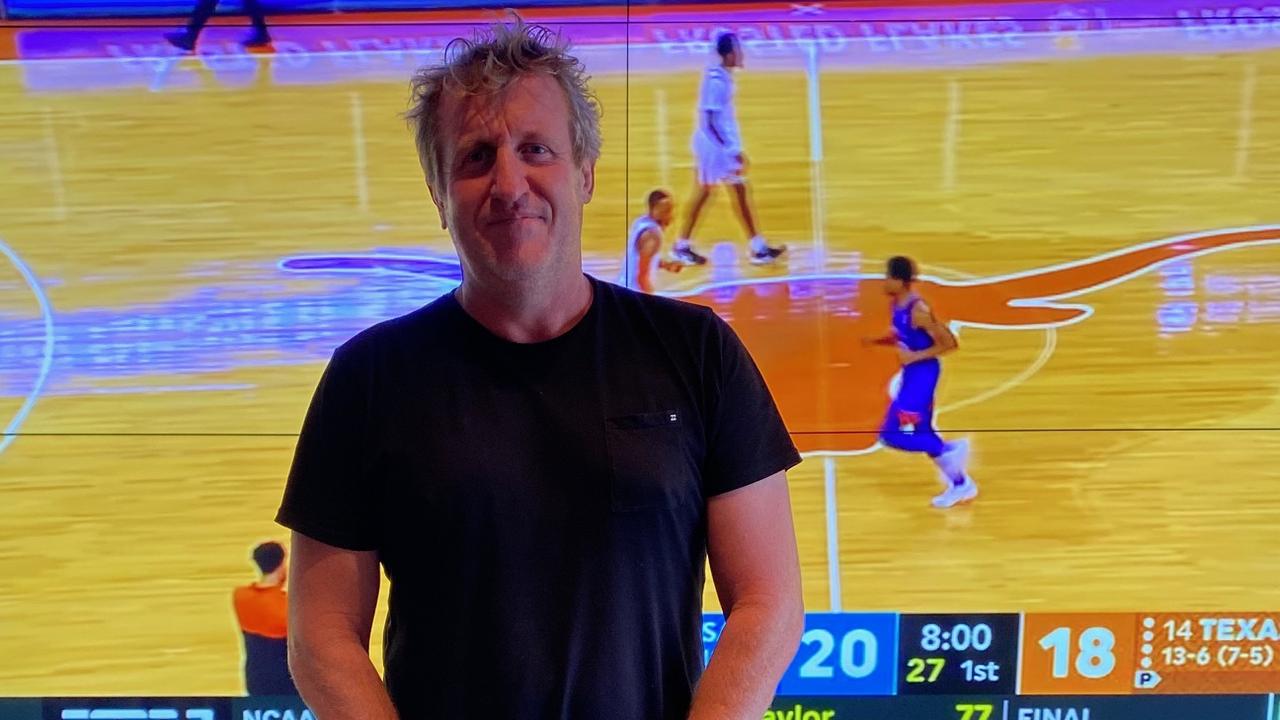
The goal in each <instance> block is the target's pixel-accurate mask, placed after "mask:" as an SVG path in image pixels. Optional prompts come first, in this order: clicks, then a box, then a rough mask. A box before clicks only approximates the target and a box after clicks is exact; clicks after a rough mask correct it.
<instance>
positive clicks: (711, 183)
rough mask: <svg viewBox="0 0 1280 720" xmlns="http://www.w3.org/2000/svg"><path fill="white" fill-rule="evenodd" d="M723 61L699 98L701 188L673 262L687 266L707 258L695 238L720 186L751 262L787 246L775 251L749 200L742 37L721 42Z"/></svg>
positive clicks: (706, 78) (696, 136)
mask: <svg viewBox="0 0 1280 720" xmlns="http://www.w3.org/2000/svg"><path fill="white" fill-rule="evenodd" d="M716 54H717V55H719V62H718V63H716V64H713V65H711V66H710V67H708V68H707V70H706V72H705V73H704V74H703V77H702V90H701V92H700V93H699V96H698V116H697V118H696V119H695V122H694V126H695V129H694V131H693V157H694V162H695V164H696V165H697V168H696V172H697V186H696V187H695V189H694V191H693V200H692V201H691V203H690V206H689V215H688V217H686V218H685V221H684V227H683V228H682V230H681V232H680V237H679V239H677V240H676V243H675V247H674V248H673V249H672V252H671V255H672V258H674V259H675V260H678V261H680V262H682V263H684V264H686V265H702V264H704V263H705V262H706V261H707V258H706V257H705V256H703V255H701V254H699V253H697V252H696V251H694V249H693V243H692V242H691V241H690V239H689V238H690V236H691V235H692V234H693V228H694V226H695V225H697V223H698V217H699V216H700V215H701V214H702V209H703V206H704V205H706V202H707V199H708V198H710V197H711V191H712V190H713V189H715V187H716V186H717V185H726V186H728V187H729V188H730V191H731V194H732V195H733V198H734V201H735V205H736V207H737V209H738V216H739V218H741V220H742V224H743V226H744V227H746V229H747V234H748V235H749V236H750V238H751V242H750V249H749V251H748V256H749V258H750V260H751V262H752V263H754V264H757V265H763V264H767V263H771V262H773V261H774V260H777V259H778V256H779V255H782V253H783V252H785V251H786V249H787V248H786V246H781V247H770V246H769V244H768V243H767V242H765V239H764V236H763V235H761V234H760V231H759V230H758V229H757V228H756V221H755V215H754V213H753V211H752V208H751V200H750V198H748V197H747V184H746V183H747V178H746V168H747V157H746V155H745V154H744V153H743V152H742V138H741V135H740V134H739V132H738V118H737V113H736V112H735V111H734V107H733V94H734V85H733V72H732V70H733V68H735V67H742V66H743V52H742V44H741V43H740V42H738V38H737V36H735V35H733V34H732V33H724V34H722V35H720V36H719V37H717V38H716Z"/></svg>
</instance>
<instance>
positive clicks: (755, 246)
mask: <svg viewBox="0 0 1280 720" xmlns="http://www.w3.org/2000/svg"><path fill="white" fill-rule="evenodd" d="M767 247H769V243H767V242H765V239H764V236H763V235H759V234H757V235H756V236H755V237H753V238H751V252H753V253H756V254H757V255H758V254H760V253H763V252H764V251H765V248H767Z"/></svg>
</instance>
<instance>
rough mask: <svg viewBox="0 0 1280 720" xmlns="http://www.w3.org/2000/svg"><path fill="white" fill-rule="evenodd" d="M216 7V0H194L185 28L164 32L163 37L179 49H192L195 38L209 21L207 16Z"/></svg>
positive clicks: (210, 15) (209, 15) (211, 15)
mask: <svg viewBox="0 0 1280 720" xmlns="http://www.w3.org/2000/svg"><path fill="white" fill-rule="evenodd" d="M217 7H218V0H196V6H195V9H193V10H192V11H191V17H190V18H189V19H188V20H187V27H186V29H185V30H182V31H180V32H171V33H165V36H164V39H165V40H168V41H169V44H170V45H173V46H174V47H176V48H178V49H179V50H186V51H188V52H190V51H192V50H194V49H195V47H196V40H197V39H198V38H199V37H200V31H201V30H203V29H204V26H205V24H206V23H208V22H209V18H211V17H213V11H214V10H215V9H216V8H217Z"/></svg>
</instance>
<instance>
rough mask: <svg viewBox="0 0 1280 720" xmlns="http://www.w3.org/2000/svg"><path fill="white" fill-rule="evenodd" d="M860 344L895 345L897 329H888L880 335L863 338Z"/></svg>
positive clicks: (896, 342)
mask: <svg viewBox="0 0 1280 720" xmlns="http://www.w3.org/2000/svg"><path fill="white" fill-rule="evenodd" d="M862 344H863V345H897V344H898V333H897V331H894V330H890V331H889V332H887V333H885V334H884V335H881V336H880V337H871V338H863V339H862Z"/></svg>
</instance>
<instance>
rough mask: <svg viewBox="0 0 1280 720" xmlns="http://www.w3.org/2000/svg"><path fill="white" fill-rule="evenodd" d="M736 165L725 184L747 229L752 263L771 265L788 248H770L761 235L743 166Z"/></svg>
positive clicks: (783, 246) (739, 217) (782, 246)
mask: <svg viewBox="0 0 1280 720" xmlns="http://www.w3.org/2000/svg"><path fill="white" fill-rule="evenodd" d="M735 165H736V166H737V167H736V169H735V171H734V173H733V175H731V176H730V177H729V179H728V181H727V182H726V183H725V184H726V185H727V186H728V187H729V194H730V195H732V196H733V201H734V202H733V206H734V208H735V209H737V211H738V219H739V220H740V221H741V222H742V227H743V228H744V229H746V231H747V237H748V238H750V247H749V250H750V252H749V255H750V258H751V262H752V263H754V264H756V265H764V264H767V263H771V262H773V261H774V260H776V259H778V257H779V256H780V255H782V253H784V252H786V250H787V247H786V246H785V245H780V246H778V247H770V246H769V243H768V242H767V241H766V240H765V239H764V236H763V235H761V234H760V230H759V228H758V227H757V226H756V218H755V209H754V208H753V207H752V206H751V194H750V192H749V191H748V188H747V178H746V176H745V175H744V174H743V171H742V166H741V164H738V163H736V162H735Z"/></svg>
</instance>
